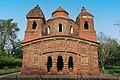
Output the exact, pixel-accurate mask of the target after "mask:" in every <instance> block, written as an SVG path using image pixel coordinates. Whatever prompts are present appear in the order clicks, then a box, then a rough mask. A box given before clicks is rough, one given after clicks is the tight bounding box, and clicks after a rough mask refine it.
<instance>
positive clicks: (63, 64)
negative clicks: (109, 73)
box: [22, 5, 99, 75]
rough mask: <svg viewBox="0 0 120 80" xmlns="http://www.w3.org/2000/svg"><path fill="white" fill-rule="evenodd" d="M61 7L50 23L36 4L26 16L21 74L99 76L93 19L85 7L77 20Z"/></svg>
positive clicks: (53, 14) (54, 13) (55, 12)
mask: <svg viewBox="0 0 120 80" xmlns="http://www.w3.org/2000/svg"><path fill="white" fill-rule="evenodd" d="M68 16H69V13H68V12H67V11H65V10H64V9H63V8H61V7H59V8H58V9H56V10H55V11H54V12H53V13H52V17H51V18H50V19H48V20H46V19H45V16H44V14H43V12H42V10H41V9H40V7H39V6H38V5H37V6H36V7H34V8H33V9H31V10H30V11H29V13H28V14H27V16H26V18H27V28H26V31H25V35H24V42H23V43H22V47H23V62H22V74H28V75H33V74H38V75H39V74H41V75H46V74H49V75H57V74H61V75H66V74H67V75H99V67H98V46H99V43H98V42H97V40H96V31H95V29H94V21H93V19H94V16H93V15H92V14H90V13H89V12H87V11H86V9H85V8H84V7H82V10H81V12H80V13H79V15H78V16H77V18H76V21H74V20H72V19H70V18H69V17H68Z"/></svg>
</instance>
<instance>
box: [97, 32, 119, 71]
mask: <svg viewBox="0 0 120 80" xmlns="http://www.w3.org/2000/svg"><path fill="white" fill-rule="evenodd" d="M97 37H98V41H99V42H100V46H99V49H98V58H99V62H100V64H101V66H102V72H103V73H104V65H105V62H106V61H107V60H108V59H110V58H112V55H113V54H114V53H115V52H116V50H117V46H118V43H117V41H116V40H115V39H112V38H111V37H107V36H106V35H104V33H102V32H100V33H99V34H98V36H97Z"/></svg>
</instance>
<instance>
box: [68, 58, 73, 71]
mask: <svg viewBox="0 0 120 80" xmlns="http://www.w3.org/2000/svg"><path fill="white" fill-rule="evenodd" d="M68 68H69V69H73V57H72V56H70V57H69V61H68Z"/></svg>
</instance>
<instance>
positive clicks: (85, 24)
mask: <svg viewBox="0 0 120 80" xmlns="http://www.w3.org/2000/svg"><path fill="white" fill-rule="evenodd" d="M84 28H85V29H88V22H87V21H86V22H85V23H84Z"/></svg>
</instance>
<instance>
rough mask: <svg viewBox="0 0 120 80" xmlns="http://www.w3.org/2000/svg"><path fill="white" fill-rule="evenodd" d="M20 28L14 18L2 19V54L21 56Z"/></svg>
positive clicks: (0, 25)
mask: <svg viewBox="0 0 120 80" xmlns="http://www.w3.org/2000/svg"><path fill="white" fill-rule="evenodd" d="M19 30H20V29H19V28H18V26H17V23H15V22H13V19H8V20H2V19H1V20H0V55H6V54H7V55H12V56H15V57H20V58H21V56H18V54H20V55H22V49H21V44H20V40H19V39H18V38H17V33H18V31H19ZM5 53H6V54H5Z"/></svg>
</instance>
